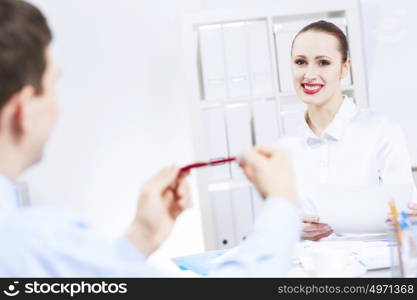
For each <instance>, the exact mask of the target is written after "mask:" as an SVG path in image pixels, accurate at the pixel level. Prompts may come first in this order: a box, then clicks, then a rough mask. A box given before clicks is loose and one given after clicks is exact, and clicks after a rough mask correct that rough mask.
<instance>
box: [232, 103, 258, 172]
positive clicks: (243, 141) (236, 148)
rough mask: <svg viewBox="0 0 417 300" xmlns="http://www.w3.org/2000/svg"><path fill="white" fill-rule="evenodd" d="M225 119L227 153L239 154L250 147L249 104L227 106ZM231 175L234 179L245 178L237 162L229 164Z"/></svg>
mask: <svg viewBox="0 0 417 300" xmlns="http://www.w3.org/2000/svg"><path fill="white" fill-rule="evenodd" d="M226 120H227V121H226V124H227V125H226V126H227V136H228V142H229V154H230V155H231V156H236V155H240V154H241V153H242V151H245V150H248V149H250V148H251V147H252V134H251V126H250V111H249V106H248V105H247V104H242V105H239V106H229V107H227V109H226ZM231 175H232V178H234V179H242V178H245V175H244V174H243V172H242V170H241V169H240V167H239V166H238V165H237V164H232V165H231Z"/></svg>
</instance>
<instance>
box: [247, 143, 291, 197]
mask: <svg viewBox="0 0 417 300" xmlns="http://www.w3.org/2000/svg"><path fill="white" fill-rule="evenodd" d="M239 165H240V167H241V168H242V169H243V172H244V173H245V175H246V177H247V178H248V179H249V180H250V181H251V182H252V183H253V184H254V185H255V187H256V189H257V190H258V192H259V193H260V194H261V196H262V197H263V198H269V197H280V198H284V199H287V200H290V201H292V202H293V203H294V204H296V202H297V200H296V196H295V187H294V175H293V170H292V164H291V158H290V156H289V154H287V153H285V152H282V151H279V150H275V149H270V148H265V147H256V148H253V149H252V150H249V151H247V152H245V153H244V154H242V156H241V157H239Z"/></svg>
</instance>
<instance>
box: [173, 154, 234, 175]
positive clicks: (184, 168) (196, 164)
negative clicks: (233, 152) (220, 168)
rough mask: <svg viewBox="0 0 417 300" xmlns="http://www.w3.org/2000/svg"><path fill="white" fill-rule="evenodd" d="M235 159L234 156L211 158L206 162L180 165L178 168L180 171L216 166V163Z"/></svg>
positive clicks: (219, 163)
mask: <svg viewBox="0 0 417 300" xmlns="http://www.w3.org/2000/svg"><path fill="white" fill-rule="evenodd" d="M235 160H236V157H228V158H219V159H213V160H210V161H206V162H197V163H194V164H191V165H187V166H184V167H182V168H181V169H180V173H182V172H186V171H189V170H191V169H194V168H201V167H206V166H216V165H221V164H224V163H227V162H231V161H235Z"/></svg>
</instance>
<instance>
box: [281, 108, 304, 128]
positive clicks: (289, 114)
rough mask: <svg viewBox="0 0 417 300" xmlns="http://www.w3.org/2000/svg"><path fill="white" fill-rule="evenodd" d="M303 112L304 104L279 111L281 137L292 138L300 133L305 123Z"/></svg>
mask: <svg viewBox="0 0 417 300" xmlns="http://www.w3.org/2000/svg"><path fill="white" fill-rule="evenodd" d="M305 111H306V105H305V104H291V105H287V106H285V107H283V109H281V118H282V125H283V126H282V127H283V135H285V136H294V135H299V134H300V133H301V130H303V126H304V125H303V124H304V123H305V120H304V114H305Z"/></svg>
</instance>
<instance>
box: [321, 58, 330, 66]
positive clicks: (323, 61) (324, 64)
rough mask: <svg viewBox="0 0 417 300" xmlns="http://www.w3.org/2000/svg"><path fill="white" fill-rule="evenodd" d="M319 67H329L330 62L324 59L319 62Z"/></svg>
mask: <svg viewBox="0 0 417 300" xmlns="http://www.w3.org/2000/svg"><path fill="white" fill-rule="evenodd" d="M319 65H320V66H328V65H330V61H328V60H325V59H322V60H320V61H319Z"/></svg>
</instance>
